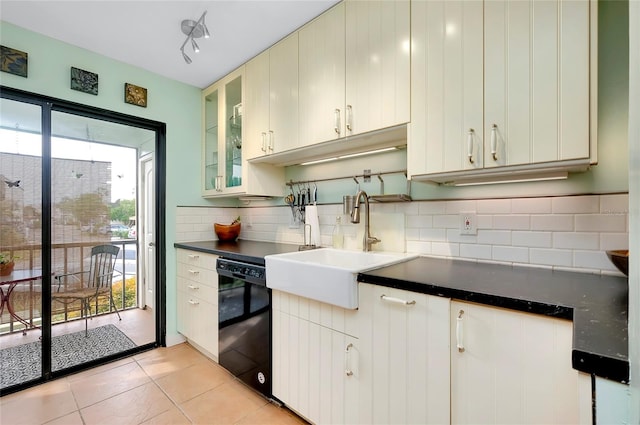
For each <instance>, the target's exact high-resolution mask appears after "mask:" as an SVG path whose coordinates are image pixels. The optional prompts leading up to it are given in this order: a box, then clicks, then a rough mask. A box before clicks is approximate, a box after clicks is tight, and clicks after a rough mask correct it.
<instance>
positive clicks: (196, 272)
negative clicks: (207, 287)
mask: <svg viewBox="0 0 640 425" xmlns="http://www.w3.org/2000/svg"><path fill="white" fill-rule="evenodd" d="M189 273H190V274H192V275H196V276H197V275H199V274H200V271H198V270H191V269H189Z"/></svg>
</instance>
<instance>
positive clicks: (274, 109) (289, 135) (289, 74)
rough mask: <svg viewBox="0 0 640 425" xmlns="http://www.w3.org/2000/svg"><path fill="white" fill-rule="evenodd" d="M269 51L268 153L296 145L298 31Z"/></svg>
mask: <svg viewBox="0 0 640 425" xmlns="http://www.w3.org/2000/svg"><path fill="white" fill-rule="evenodd" d="M269 52H270V61H269V82H270V85H269V123H270V126H269V135H268V136H269V137H268V145H267V153H278V152H283V151H286V150H289V149H292V148H294V147H296V146H297V144H298V33H293V34H291V35H290V36H288V37H287V38H285V39H284V40H282V41H281V42H279V43H278V44H276V45H275V46H273V47H272V48H271V49H269Z"/></svg>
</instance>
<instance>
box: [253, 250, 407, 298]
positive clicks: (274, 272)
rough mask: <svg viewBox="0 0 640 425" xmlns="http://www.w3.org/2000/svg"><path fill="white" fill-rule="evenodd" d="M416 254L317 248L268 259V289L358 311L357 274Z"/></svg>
mask: <svg viewBox="0 0 640 425" xmlns="http://www.w3.org/2000/svg"><path fill="white" fill-rule="evenodd" d="M415 257H417V255H415V254H404V253H394V252H375V251H374V252H362V251H348V250H343V249H333V248H319V249H314V250H308V251H298V252H289V253H285V254H275V255H267V256H266V257H265V264H266V274H267V286H268V287H269V288H272V289H276V290H278V291H283V292H288V293H290V294H295V295H300V296H302V297H306V298H310V299H313V300H317V301H321V302H324V303H328V304H333V305H337V306H339V307H343V308H348V309H355V308H358V282H357V280H356V278H357V275H358V273H360V272H364V271H369V270H373V269H377V268H379V267H384V266H388V265H391V264H396V263H401V262H403V261H407V260H410V259H411V258H415Z"/></svg>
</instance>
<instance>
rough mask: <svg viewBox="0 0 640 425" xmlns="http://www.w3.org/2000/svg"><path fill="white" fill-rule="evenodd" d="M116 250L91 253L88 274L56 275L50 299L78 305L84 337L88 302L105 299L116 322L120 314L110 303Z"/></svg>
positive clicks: (108, 247) (105, 247) (106, 247)
mask: <svg viewBox="0 0 640 425" xmlns="http://www.w3.org/2000/svg"><path fill="white" fill-rule="evenodd" d="M119 251H120V248H119V247H117V246H115V245H98V246H94V247H93V248H92V249H91V264H90V266H89V270H88V271H84V272H77V273H66V274H61V275H56V276H55V280H56V281H57V288H56V289H55V292H52V294H51V298H52V299H53V300H55V301H58V302H61V303H63V304H65V305H68V304H71V303H73V302H76V301H80V303H81V314H84V334H85V336H87V335H88V330H87V328H88V323H87V322H88V319H89V312H90V309H91V307H90V304H91V300H92V299H97V298H98V297H99V296H102V295H106V296H108V297H109V301H110V303H111V306H112V307H113V309H114V310H115V311H116V314H117V315H118V319H119V320H122V318H121V317H120V313H119V312H118V309H117V308H116V305H115V303H114V302H113V297H112V294H111V281H112V280H113V267H114V265H115V262H116V256H117V255H118V252H119Z"/></svg>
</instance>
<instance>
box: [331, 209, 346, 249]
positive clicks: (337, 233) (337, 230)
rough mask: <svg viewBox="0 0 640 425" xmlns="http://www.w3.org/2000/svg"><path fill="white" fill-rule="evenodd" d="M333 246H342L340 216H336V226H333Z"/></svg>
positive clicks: (342, 236)
mask: <svg viewBox="0 0 640 425" xmlns="http://www.w3.org/2000/svg"><path fill="white" fill-rule="evenodd" d="M332 236H333V247H334V248H338V249H340V248H342V247H343V246H344V235H343V234H342V226H341V217H340V216H337V217H336V226H335V227H334V228H333V235H332Z"/></svg>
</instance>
